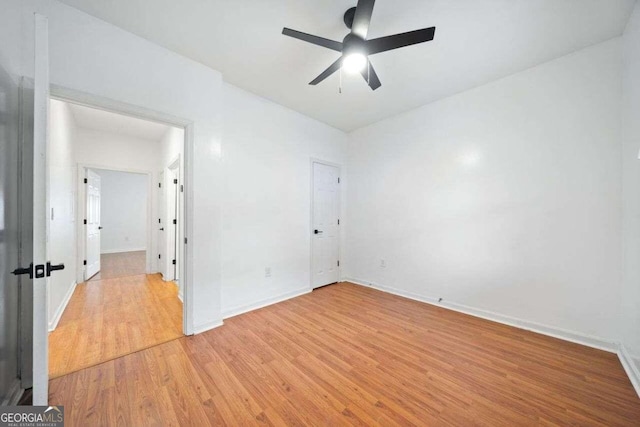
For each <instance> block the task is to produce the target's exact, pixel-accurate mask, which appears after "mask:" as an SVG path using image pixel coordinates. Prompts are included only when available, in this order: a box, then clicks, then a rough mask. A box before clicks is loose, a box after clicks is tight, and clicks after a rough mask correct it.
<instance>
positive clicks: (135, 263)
mask: <svg viewBox="0 0 640 427" xmlns="http://www.w3.org/2000/svg"><path fill="white" fill-rule="evenodd" d="M146 272H147V252H146V251H135V252H119V253H115V254H102V255H100V271H99V272H98V274H96V275H95V276H93V277H91V278H90V279H89V280H102V279H113V278H116V277H126V276H134V275H136V274H145V273H146Z"/></svg>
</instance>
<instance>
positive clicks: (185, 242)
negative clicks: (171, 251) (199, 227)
mask: <svg viewBox="0 0 640 427" xmlns="http://www.w3.org/2000/svg"><path fill="white" fill-rule="evenodd" d="M184 244H185V245H186V244H187V238H186V237H185V238H184Z"/></svg>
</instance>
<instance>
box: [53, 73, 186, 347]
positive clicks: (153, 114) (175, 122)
mask: <svg viewBox="0 0 640 427" xmlns="http://www.w3.org/2000/svg"><path fill="white" fill-rule="evenodd" d="M50 96H51V97H52V98H55V99H58V100H61V101H65V102H71V103H75V104H80V105H84V106H88V107H92V108H98V109H102V110H105V111H110V112H114V113H117V114H124V115H128V116H132V117H137V118H140V119H144V120H151V121H155V122H160V123H163V124H166V125H169V126H174V127H179V128H183V129H184V142H183V155H184V160H183V167H184V172H183V174H182V175H183V183H182V185H183V186H184V194H183V204H182V212H181V214H182V218H184V219H183V221H182V227H181V230H182V236H184V238H183V240H182V241H181V242H180V255H181V259H182V260H183V262H182V265H181V267H182V268H181V269H180V282H181V283H182V292H183V319H182V325H183V326H182V330H183V333H184V334H185V335H193V333H194V330H195V328H194V323H193V307H194V301H193V291H192V277H193V254H192V253H191V251H190V247H189V244H188V240H189V239H190V238H191V236H192V235H193V215H194V212H193V208H192V206H193V185H191V184H192V182H193V169H192V167H191V165H192V163H193V148H194V125H193V120H189V119H184V118H180V117H176V116H173V115H171V114H166V113H163V112H159V111H155V110H151V109H148V108H144V107H140V106H137V105H132V104H128V103H126V102H121V101H117V100H113V99H110V98H106V97H103V96H99V95H94V94H91V93H86V92H82V91H77V90H74V89H69V88H65V87H63V86H58V85H51V94H50ZM82 166H85V167H92V168H96V169H111V170H113V169H114V168H112V167H104V166H102V167H101V165H78V174H80V171H81V167H82ZM123 172H135V173H149V171H131V170H129V171H127V170H123ZM78 182H80V181H78ZM155 185H157V183H155ZM153 190H154V188H153V187H150V189H149V193H148V194H149V195H151V194H152V193H151V192H152V191H153ZM77 194H78V195H80V194H81V192H80V191H79V192H78V193H77ZM150 198H151V197H149V199H150ZM78 199H80V197H78ZM80 203H82V201H81V200H78V206H80V207H81V206H82V205H81V204H80ZM76 212H78V209H76ZM153 216H155V213H154V212H152V211H151V209H150V208H149V217H153ZM152 230H153V229H149V230H148V232H149V233H151V232H152ZM153 232H155V230H154V231H153ZM78 236H82V234H78ZM80 240H82V239H78V241H80ZM148 247H149V248H153V246H150V245H149V246H148ZM79 253H80V251H79ZM149 256H150V255H149V254H148V255H147V257H148V260H149ZM79 264H82V263H79ZM147 265H148V266H150V265H153V264H151V263H149V262H148V263H147ZM82 267H83V266H82V265H78V272H77V276H78V277H82V272H81V270H83V269H82Z"/></svg>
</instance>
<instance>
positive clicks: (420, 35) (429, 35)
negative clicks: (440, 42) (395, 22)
mask: <svg viewBox="0 0 640 427" xmlns="http://www.w3.org/2000/svg"><path fill="white" fill-rule="evenodd" d="M435 33H436V27H430V28H423V29H421V30H415V31H409V32H407V33H401V34H394V35H392V36H386V37H380V38H378V39H371V40H367V54H369V55H373V54H376V53H380V52H386V51H388V50H393V49H398V48H401V47H405V46H411V45H413V44H418V43H424V42H428V41H431V40H433V37H434V36H435Z"/></svg>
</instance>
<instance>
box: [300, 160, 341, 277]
mask: <svg viewBox="0 0 640 427" xmlns="http://www.w3.org/2000/svg"><path fill="white" fill-rule="evenodd" d="M316 163H318V164H321V165H325V166H333V167H334V168H338V175H339V178H340V185H339V186H338V212H339V215H340V218H339V219H340V224H339V226H338V258H340V265H339V266H338V281H340V280H342V266H343V262H342V259H343V257H342V240H343V232H342V230H344V219H343V218H344V215H343V212H342V184H343V183H344V179H343V178H342V165H341V164H339V163H334V162H329V161H327V160H322V159H318V158H315V157H311V158H310V160H309V169H310V170H309V176H310V177H311V178H310V180H309V181H310V186H309V206H310V212H309V232H308V235H309V255H310V256H309V290H313V289H314V287H313V236H312V234H311V233H312V231H311V230H313V207H314V199H313V194H314V191H313V188H314V187H313V184H314V175H313V165H314V164H316Z"/></svg>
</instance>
